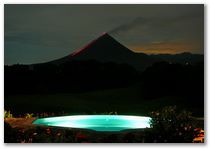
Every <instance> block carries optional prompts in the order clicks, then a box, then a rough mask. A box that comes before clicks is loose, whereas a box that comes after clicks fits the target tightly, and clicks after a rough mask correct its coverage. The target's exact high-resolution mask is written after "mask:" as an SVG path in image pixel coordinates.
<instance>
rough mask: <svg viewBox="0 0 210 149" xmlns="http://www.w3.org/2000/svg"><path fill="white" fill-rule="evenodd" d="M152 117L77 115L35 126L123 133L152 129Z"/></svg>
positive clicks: (54, 118)
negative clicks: (128, 130)
mask: <svg viewBox="0 0 210 149" xmlns="http://www.w3.org/2000/svg"><path fill="white" fill-rule="evenodd" d="M150 120H151V118H150V117H142V116H127V115H75V116H61V117H49V118H40V119H37V120H35V121H34V122H33V124H39V125H47V126H58V127H69V128H83V129H91V130H95V131H121V130H126V129H140V128H150V124H149V122H150Z"/></svg>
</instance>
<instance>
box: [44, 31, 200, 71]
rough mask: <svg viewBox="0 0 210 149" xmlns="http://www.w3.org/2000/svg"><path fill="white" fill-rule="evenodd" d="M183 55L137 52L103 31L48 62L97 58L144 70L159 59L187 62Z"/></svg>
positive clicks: (57, 62)
mask: <svg viewBox="0 0 210 149" xmlns="http://www.w3.org/2000/svg"><path fill="white" fill-rule="evenodd" d="M180 57H181V58H180ZM182 57H183V56H182V54H177V55H170V54H169V55H162V54H159V55H147V54H144V53H135V52H133V51H131V50H130V49H128V48H127V47H125V46H124V45H122V44H121V43H119V42H118V41H117V40H115V39H114V38H113V37H111V36H110V35H109V34H108V33H103V34H102V35H101V36H99V37H98V38H96V39H95V40H93V41H91V42H90V43H88V44H87V45H85V46H84V47H83V48H81V49H78V50H75V51H74V52H73V53H71V54H69V55H67V56H65V57H63V58H60V59H57V60H53V61H50V62H48V63H52V64H56V65H59V64H62V63H66V62H68V61H73V60H76V61H86V60H96V61H98V62H102V63H104V62H115V63H118V64H129V65H130V66H132V67H134V68H135V69H137V70H139V71H143V70H145V69H146V68H147V67H148V66H150V65H152V64H153V63H154V62H158V61H169V62H180V63H186V62H185V61H182ZM191 57H192V54H188V55H187V59H188V61H187V62H190V61H194V58H193V60H191V59H192V58H191ZM196 57H197V56H196ZM199 57H200V56H199ZM201 58H202V57H201ZM201 58H200V59H201ZM184 59H186V55H185V56H184ZM195 60H196V61H197V58H195Z"/></svg>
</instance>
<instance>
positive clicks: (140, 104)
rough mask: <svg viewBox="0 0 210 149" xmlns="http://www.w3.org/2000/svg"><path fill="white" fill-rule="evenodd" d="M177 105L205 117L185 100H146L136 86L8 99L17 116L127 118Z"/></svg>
mask: <svg viewBox="0 0 210 149" xmlns="http://www.w3.org/2000/svg"><path fill="white" fill-rule="evenodd" d="M169 105H177V106H178V107H180V108H183V109H186V110H190V111H192V112H194V114H195V115H199V116H202V112H203V110H202V109H199V108H197V107H196V104H193V103H190V102H189V101H188V100H186V99H183V97H182V98H181V97H163V98H160V99H155V100H145V99H143V97H142V95H141V92H140V89H139V88H138V87H136V86H131V87H128V88H118V89H108V90H100V91H94V92H86V93H80V94H64V93H63V94H35V95H11V96H6V97H5V109H6V110H11V111H12V112H14V113H27V112H35V113H36V112H37V113H39V112H61V111H65V112H67V113H70V114H96V113H103V112H115V111H116V112H117V113H118V114H126V115H129V114H130V115H147V114H148V113H149V112H151V111H152V110H157V109H159V108H161V107H164V106H169Z"/></svg>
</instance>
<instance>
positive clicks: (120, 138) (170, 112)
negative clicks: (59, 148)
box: [4, 106, 204, 143]
mask: <svg viewBox="0 0 210 149" xmlns="http://www.w3.org/2000/svg"><path fill="white" fill-rule="evenodd" d="M149 115H150V116H151V117H152V121H151V127H152V128H147V129H139V130H126V131H121V132H96V131H91V130H84V129H71V128H61V127H46V126H33V127H28V128H27V127H15V128H14V127H12V126H14V124H11V125H10V124H9V123H10V122H9V121H7V122H9V123H7V122H5V124H4V128H5V133H4V141H5V143H192V142H194V139H195V138H196V137H197V136H198V134H199V133H200V130H201V129H203V125H200V124H198V121H197V120H195V119H194V118H193V117H192V116H191V113H190V112H188V111H183V110H182V111H179V110H178V109H177V108H176V107H175V106H174V107H165V108H163V109H160V110H158V111H153V112H151V113H150V114H149ZM26 120H27V118H26ZM198 127H199V128H198ZM201 141H204V137H202V140H201Z"/></svg>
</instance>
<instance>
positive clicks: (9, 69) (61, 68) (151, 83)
mask: <svg viewBox="0 0 210 149" xmlns="http://www.w3.org/2000/svg"><path fill="white" fill-rule="evenodd" d="M128 105H129V106H128ZM167 105H177V106H180V107H183V108H184V109H187V110H190V111H192V112H193V115H197V116H203V115H204V64H203V62H200V63H194V64H190V63H185V64H178V63H170V62H166V61H165V62H157V63H154V64H153V65H151V66H150V67H148V68H147V69H146V70H145V71H143V72H140V71H137V70H135V69H134V68H133V67H131V66H130V65H127V64H117V63H114V62H107V63H101V62H98V61H95V60H87V61H70V62H66V63H63V64H60V65H55V64H51V63H46V64H37V65H13V66H5V109H6V110H11V111H12V112H13V113H16V114H24V113H26V112H34V113H36V112H58V111H65V112H69V113H74V114H82V113H91V112H92V113H94V112H103V111H118V112H119V113H122V114H139V115H140V114H146V113H148V112H149V111H151V110H154V109H157V108H161V107H163V106H167ZM131 109H132V110H131Z"/></svg>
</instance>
